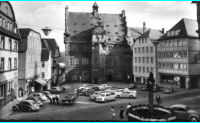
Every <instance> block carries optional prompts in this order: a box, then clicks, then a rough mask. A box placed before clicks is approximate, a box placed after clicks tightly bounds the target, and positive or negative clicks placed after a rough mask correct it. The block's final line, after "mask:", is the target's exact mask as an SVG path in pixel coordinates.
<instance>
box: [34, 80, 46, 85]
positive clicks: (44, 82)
mask: <svg viewBox="0 0 200 123" xmlns="http://www.w3.org/2000/svg"><path fill="white" fill-rule="evenodd" d="M35 81H36V82H38V83H39V84H41V85H42V86H44V85H46V84H47V82H46V81H44V80H42V79H40V78H37V79H36V80H35Z"/></svg>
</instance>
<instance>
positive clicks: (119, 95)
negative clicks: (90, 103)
mask: <svg viewBox="0 0 200 123" xmlns="http://www.w3.org/2000/svg"><path fill="white" fill-rule="evenodd" d="M123 91H129V90H128V89H127V88H123V89H111V90H105V92H108V93H111V94H114V95H115V96H116V97H117V98H120V97H122V96H121V94H122V92H123Z"/></svg>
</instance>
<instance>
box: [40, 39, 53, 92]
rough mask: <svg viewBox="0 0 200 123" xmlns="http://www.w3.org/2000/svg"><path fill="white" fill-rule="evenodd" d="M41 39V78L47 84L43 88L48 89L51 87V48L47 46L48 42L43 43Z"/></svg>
mask: <svg viewBox="0 0 200 123" xmlns="http://www.w3.org/2000/svg"><path fill="white" fill-rule="evenodd" d="M41 41H42V54H41V61H42V67H41V78H42V79H43V80H44V81H46V82H47V85H46V86H44V88H43V90H48V89H50V88H51V67H52V63H51V56H52V55H51V50H50V49H49V47H48V43H45V41H44V40H41Z"/></svg>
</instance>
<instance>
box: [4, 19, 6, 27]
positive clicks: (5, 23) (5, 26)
mask: <svg viewBox="0 0 200 123" xmlns="http://www.w3.org/2000/svg"><path fill="white" fill-rule="evenodd" d="M3 28H6V21H5V20H4V19H3Z"/></svg>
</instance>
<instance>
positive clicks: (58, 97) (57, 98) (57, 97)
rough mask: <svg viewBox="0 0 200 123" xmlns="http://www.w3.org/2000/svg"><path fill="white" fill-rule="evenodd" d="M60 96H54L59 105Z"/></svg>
mask: <svg viewBox="0 0 200 123" xmlns="http://www.w3.org/2000/svg"><path fill="white" fill-rule="evenodd" d="M59 100H60V96H59V95H58V94H57V95H56V103H57V104H59Z"/></svg>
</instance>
